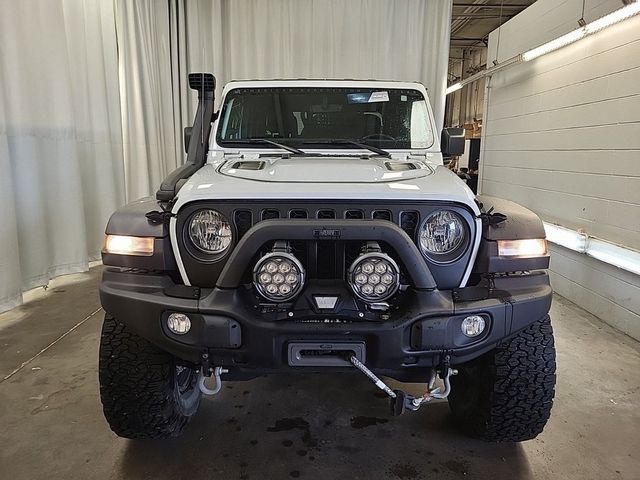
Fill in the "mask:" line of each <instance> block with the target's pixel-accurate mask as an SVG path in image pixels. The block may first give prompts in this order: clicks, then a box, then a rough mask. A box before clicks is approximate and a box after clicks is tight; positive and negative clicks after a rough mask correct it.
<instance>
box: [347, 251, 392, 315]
mask: <svg viewBox="0 0 640 480" xmlns="http://www.w3.org/2000/svg"><path fill="white" fill-rule="evenodd" d="M347 282H348V283H349V286H350V287H351V290H353V293H354V294H355V295H356V296H357V297H358V298H360V299H361V300H364V301H365V302H368V303H375V302H382V301H384V300H387V299H388V298H391V297H392V296H393V295H394V294H395V293H396V292H397V291H398V288H399V287H400V269H399V268H398V265H397V264H396V262H394V261H393V259H392V258H391V257H390V256H389V255H387V254H385V253H378V252H372V253H365V254H363V255H360V256H359V257H358V258H356V259H355V261H354V262H353V263H352V264H351V266H350V267H349V272H348V275H347Z"/></svg>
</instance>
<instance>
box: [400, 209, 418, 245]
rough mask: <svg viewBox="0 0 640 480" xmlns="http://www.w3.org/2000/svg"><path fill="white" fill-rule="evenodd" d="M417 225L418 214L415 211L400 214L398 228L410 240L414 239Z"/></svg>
mask: <svg viewBox="0 0 640 480" xmlns="http://www.w3.org/2000/svg"><path fill="white" fill-rule="evenodd" d="M419 223H420V214H419V213H418V212H416V211H409V212H402V213H401V214H400V228H402V230H404V231H405V232H406V233H407V235H409V237H410V238H415V235H416V231H417V230H418V224H419Z"/></svg>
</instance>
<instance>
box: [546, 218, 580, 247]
mask: <svg viewBox="0 0 640 480" xmlns="http://www.w3.org/2000/svg"><path fill="white" fill-rule="evenodd" d="M544 231H545V233H546V234H547V240H549V241H550V242H551V243H555V244H556V245H561V246H563V247H565V248H568V249H569V250H573V251H574V252H581V253H585V252H586V251H587V236H586V235H585V234H584V233H580V232H576V231H575V230H571V229H569V228H565V227H561V226H560V225H553V224H552V223H547V222H545V223H544Z"/></svg>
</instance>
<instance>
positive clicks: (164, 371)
mask: <svg viewBox="0 0 640 480" xmlns="http://www.w3.org/2000/svg"><path fill="white" fill-rule="evenodd" d="M98 370H99V380H100V398H101V400H102V408H103V411H104V416H105V418H106V419H107V422H108V423H109V426H110V427H111V430H113V431H114V432H115V433H116V434H117V435H118V436H120V437H125V438H167V437H176V436H178V435H180V434H181V433H182V431H183V430H184V428H185V427H186V425H187V423H189V420H190V419H191V417H193V415H194V414H195V413H196V411H197V410H198V406H199V404H200V390H199V389H198V385H197V380H198V372H197V371H196V370H194V369H191V368H188V367H185V366H182V365H179V364H178V363H177V362H176V359H175V358H174V357H173V356H171V355H169V354H168V353H166V352H164V351H162V350H160V349H159V348H157V347H155V346H154V345H152V344H151V343H149V342H148V341H147V340H145V339H144V338H142V337H140V336H138V335H136V334H135V333H133V332H131V331H130V330H128V329H127V327H126V326H125V325H124V324H122V323H120V322H118V321H117V320H116V319H115V318H113V317H111V316H109V315H105V318H104V324H103V326H102V337H101V339H100V362H99V368H98Z"/></svg>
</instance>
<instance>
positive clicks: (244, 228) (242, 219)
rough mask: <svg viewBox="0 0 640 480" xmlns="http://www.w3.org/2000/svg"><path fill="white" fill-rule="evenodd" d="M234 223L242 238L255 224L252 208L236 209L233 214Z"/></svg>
mask: <svg viewBox="0 0 640 480" xmlns="http://www.w3.org/2000/svg"><path fill="white" fill-rule="evenodd" d="M233 223H234V224H235V226H236V230H237V232H238V237H240V238H242V237H243V236H244V234H245V233H247V232H248V231H249V229H250V228H251V226H252V225H253V213H251V210H236V211H235V213H234V214H233Z"/></svg>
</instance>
